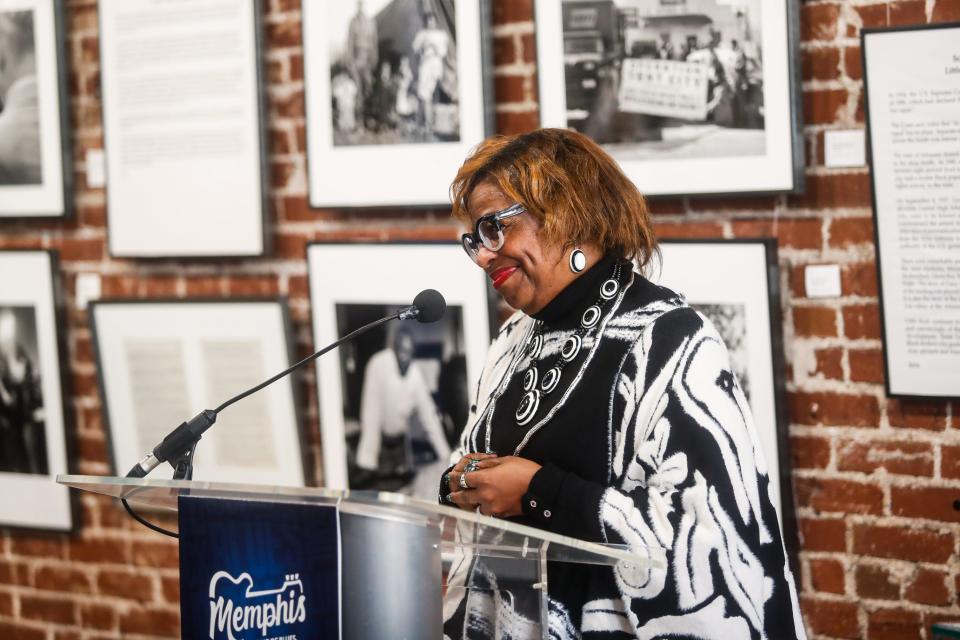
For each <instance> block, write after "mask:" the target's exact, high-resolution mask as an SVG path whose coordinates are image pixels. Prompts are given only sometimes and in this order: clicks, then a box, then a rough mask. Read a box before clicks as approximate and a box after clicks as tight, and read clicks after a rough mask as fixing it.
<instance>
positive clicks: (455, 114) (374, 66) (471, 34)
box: [302, 0, 492, 207]
mask: <svg viewBox="0 0 960 640" xmlns="http://www.w3.org/2000/svg"><path fill="white" fill-rule="evenodd" d="M426 4H429V5H433V8H434V12H428V11H425V7H426ZM426 4H424V3H420V2H403V3H400V2H388V0H365V1H364V2H363V3H356V2H343V1H342V0H310V2H304V3H303V5H302V12H303V56H304V74H305V85H306V87H305V91H306V103H307V171H308V179H309V187H310V204H311V206H314V207H338V206H391V205H440V204H447V203H448V202H449V195H448V193H449V187H450V183H451V182H452V181H453V178H454V176H455V175H456V173H457V169H458V168H459V167H460V165H461V164H463V161H464V159H465V158H466V156H467V154H468V152H469V151H470V149H471V148H473V147H474V146H475V145H476V144H477V143H479V142H480V141H481V140H483V138H484V137H485V136H486V134H487V129H488V122H487V121H488V117H487V105H488V102H489V101H490V100H492V97H491V96H487V95H486V91H485V84H486V79H487V78H488V77H489V73H490V69H491V66H490V65H487V64H485V63H484V61H485V58H486V57H487V46H486V44H485V38H486V29H487V24H488V21H489V14H488V6H489V3H488V1H487V0H469V1H464V0H457V1H456V2H454V1H453V0H437V1H436V2H432V3H426ZM431 21H432V22H431Z"/></svg>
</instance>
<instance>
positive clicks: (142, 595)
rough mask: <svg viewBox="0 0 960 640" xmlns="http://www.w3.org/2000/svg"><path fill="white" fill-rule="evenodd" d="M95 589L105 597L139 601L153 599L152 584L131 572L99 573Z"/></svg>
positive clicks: (143, 577) (107, 571)
mask: <svg viewBox="0 0 960 640" xmlns="http://www.w3.org/2000/svg"><path fill="white" fill-rule="evenodd" d="M97 589H98V590H99V592H100V593H102V594H103V595H107V596H117V597H120V598H130V599H132V600H139V601H147V600H151V599H153V582H152V581H151V580H149V579H146V578H145V576H143V575H142V573H134V572H131V571H111V570H106V571H101V572H100V574H99V575H98V576H97Z"/></svg>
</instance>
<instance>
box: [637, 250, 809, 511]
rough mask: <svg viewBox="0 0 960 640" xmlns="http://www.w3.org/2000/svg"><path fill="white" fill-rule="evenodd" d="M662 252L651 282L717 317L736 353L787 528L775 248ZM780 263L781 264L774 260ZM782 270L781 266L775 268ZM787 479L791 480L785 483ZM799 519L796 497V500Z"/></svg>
mask: <svg viewBox="0 0 960 640" xmlns="http://www.w3.org/2000/svg"><path fill="white" fill-rule="evenodd" d="M660 251H661V254H662V257H663V260H662V263H661V265H660V266H659V268H658V267H657V266H656V265H654V266H653V267H652V268H651V270H652V273H651V280H653V281H655V282H656V283H657V284H661V285H663V286H665V287H668V288H670V289H673V290H674V291H676V292H677V293H681V294H683V295H684V296H685V297H686V300H687V303H688V304H690V306H692V307H693V308H694V309H696V310H698V311H700V312H701V313H703V314H704V315H705V316H706V317H707V318H709V319H710V321H711V322H713V324H714V326H715V327H716V328H717V331H718V332H719V333H720V336H721V337H722V338H723V341H724V342H725V343H726V345H727V349H728V351H729V352H730V360H731V365H732V366H733V370H734V371H733V372H734V374H735V375H736V377H737V379H738V381H739V382H740V386H741V388H742V389H743V390H744V394H745V395H746V396H747V400H748V402H749V403H750V409H751V410H752V412H753V426H754V427H755V428H756V431H757V435H758V436H759V439H760V446H761V448H762V450H763V454H764V458H765V459H766V462H767V473H768V474H769V477H770V492H771V498H772V499H773V504H774V506H775V507H776V508H777V514H778V515H779V516H780V524H781V530H784V529H783V519H784V513H783V511H784V510H783V503H784V496H785V495H786V497H787V498H788V499H789V497H790V495H791V494H790V493H789V492H790V486H791V485H790V480H789V478H790V472H789V465H790V459H789V456H788V455H787V454H786V453H785V452H784V451H783V448H784V445H785V443H787V441H788V438H787V425H786V424H785V423H781V421H780V420H779V419H778V412H777V403H778V402H779V401H780V400H779V398H778V396H782V393H783V388H782V386H781V387H779V388H778V378H779V380H780V383H781V384H782V375H783V374H782V372H778V371H777V366H778V365H777V363H778V362H779V366H780V367H782V366H783V365H782V354H781V353H779V352H777V351H775V350H779V349H782V344H781V341H780V339H779V335H777V340H774V333H773V331H774V325H773V323H772V322H771V318H770V306H771V297H770V296H771V286H773V287H776V286H777V284H776V282H775V281H774V282H771V281H770V280H769V279H768V278H769V272H770V269H771V266H772V265H771V261H768V251H769V249H768V245H767V244H766V243H764V242H751V241H707V242H697V241H691V242H670V241H664V242H661V243H660ZM772 264H773V265H775V264H776V263H775V262H773V263H772ZM774 268H775V267H774ZM783 478H786V482H785V483H784V482H783ZM790 512H791V513H790V517H791V518H792V515H793V514H792V500H791V504H790Z"/></svg>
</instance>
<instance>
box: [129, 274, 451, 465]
mask: <svg viewBox="0 0 960 640" xmlns="http://www.w3.org/2000/svg"><path fill="white" fill-rule="evenodd" d="M446 309H447V301H446V300H444V299H443V296H442V295H441V294H440V292H439V291H436V290H435V289H424V290H423V291H421V292H420V293H418V294H417V296H416V297H415V298H414V299H413V304H412V305H410V306H409V307H404V308H403V309H401V310H400V311H398V312H397V313H394V314H391V315H389V316H386V317H383V318H380V319H379V320H374V321H373V322H370V323H368V324H365V325H363V326H362V327H360V328H359V329H355V330H354V331H351V332H350V333H348V334H347V335H345V336H343V337H342V338H340V339H339V340H335V341H334V342H332V343H330V344H328V345H327V346H326V347H324V348H323V349H320V350H319V351H316V352H314V353H312V354H311V355H309V356H307V357H306V358H304V359H303V360H301V361H300V362H297V363H296V364H294V365H293V366H291V367H289V368H287V369H284V370H283V371H281V372H280V373H278V374H277V375H275V376H273V377H272V378H270V379H269V380H265V381H264V382H261V383H260V384H258V385H257V386H255V387H252V388H250V389H247V390H246V391H244V392H243V393H240V394H237V395H235V396H234V397H232V398H230V399H229V400H227V401H226V402H224V403H223V404H221V405H220V406H219V407H217V408H216V409H213V410H210V409H204V410H203V411H201V412H200V413H198V414H197V415H195V416H194V417H193V418H191V419H190V420H189V421H187V422H181V423H180V426H178V427H177V428H176V429H174V430H173V431H171V432H170V433H169V434H167V436H166V437H165V438H164V439H163V440H162V441H161V442H160V444H158V445H157V446H156V447H154V448H153V450H152V451H151V452H150V453H148V454H147V455H145V456H144V457H143V459H142V460H140V462H138V463H137V464H135V465H133V468H131V469H130V471H129V472H127V477H128V478H143V477H144V476H146V475H147V474H148V473H150V472H151V471H153V470H154V469H155V468H157V467H158V466H160V464H162V463H164V462H169V463H170V464H171V465H172V466H173V468H174V471H175V473H174V478H175V479H178V478H179V479H185V480H190V479H191V476H192V475H193V452H194V450H195V449H196V446H197V442H199V440H200V438H201V437H202V436H203V434H204V432H205V431H206V430H207V429H209V428H210V427H212V426H213V424H214V423H215V422H216V421H217V415H218V414H219V413H220V412H221V411H223V410H224V409H226V408H227V407H229V406H230V405H232V404H233V403H235V402H239V401H240V400H243V399H244V398H246V397H247V396H249V395H252V394H254V393H256V392H257V391H260V390H261V389H263V388H264V387H266V386H268V385H271V384H273V383H274V382H276V381H277V380H279V379H280V378H283V377H284V376H286V375H289V374H290V373H292V372H293V371H295V370H297V369H299V368H300V367H302V366H303V365H305V364H307V363H308V362H310V361H312V360H316V359H317V358H319V357H320V356H322V355H323V354H325V353H327V352H328V351H331V350H332V349H334V348H336V347H338V346H340V345H341V344H343V343H344V342H348V341H350V340H353V339H354V338H356V337H357V336H359V335H361V334H364V333H366V332H367V331H370V330H371V329H373V328H376V327H379V326H380V325H382V324H386V323H388V322H390V321H391V320H409V319H411V318H416V320H417V322H424V323H427V322H436V321H437V320H439V319H440V318H442V317H443V314H444V312H445V311H446Z"/></svg>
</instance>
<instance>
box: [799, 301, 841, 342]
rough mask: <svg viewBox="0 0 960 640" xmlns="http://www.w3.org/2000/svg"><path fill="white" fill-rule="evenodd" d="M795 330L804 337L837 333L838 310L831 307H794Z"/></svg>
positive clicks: (834, 334)
mask: <svg viewBox="0 0 960 640" xmlns="http://www.w3.org/2000/svg"><path fill="white" fill-rule="evenodd" d="M793 331H794V333H795V334H796V335H797V336H802V337H809V336H814V337H825V338H831V337H834V336H836V335H837V311H836V310H835V309H831V308H829V307H794V308H793Z"/></svg>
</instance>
